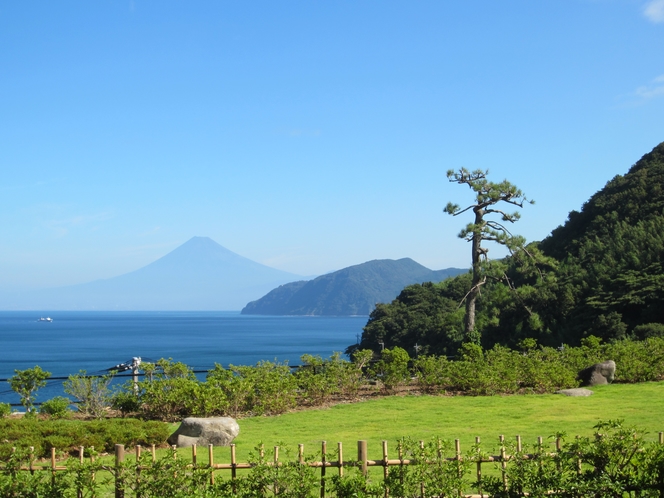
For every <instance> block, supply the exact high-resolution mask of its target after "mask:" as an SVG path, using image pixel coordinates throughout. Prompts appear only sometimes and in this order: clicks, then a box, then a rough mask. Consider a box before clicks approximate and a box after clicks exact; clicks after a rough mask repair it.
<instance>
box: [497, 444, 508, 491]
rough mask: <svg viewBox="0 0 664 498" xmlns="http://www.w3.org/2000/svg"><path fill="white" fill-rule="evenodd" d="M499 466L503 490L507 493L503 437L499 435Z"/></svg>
mask: <svg viewBox="0 0 664 498" xmlns="http://www.w3.org/2000/svg"><path fill="white" fill-rule="evenodd" d="M499 439H500V466H501V473H502V475H503V490H504V491H507V458H506V455H505V436H503V435H502V434H501V435H500V438H499Z"/></svg>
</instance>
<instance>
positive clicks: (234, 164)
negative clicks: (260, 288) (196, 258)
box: [0, 0, 664, 290]
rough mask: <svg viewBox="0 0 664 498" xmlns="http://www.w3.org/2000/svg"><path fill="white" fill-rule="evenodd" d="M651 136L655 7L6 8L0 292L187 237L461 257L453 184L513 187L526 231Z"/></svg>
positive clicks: (0, 21)
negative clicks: (473, 177)
mask: <svg viewBox="0 0 664 498" xmlns="http://www.w3.org/2000/svg"><path fill="white" fill-rule="evenodd" d="M661 141H664V0H565V1H560V0H538V1H532V0H528V1H505V2H495V1H489V0H487V1H474V2H468V1H462V0H457V1H454V0H450V1H445V2H441V1H401V2H393V1H387V0H381V1H371V0H366V1H361V2H350V1H335V2H333V1H327V2H323V1H312V0H308V1H283V2H274V1H246V2H230V1H194V2H182V1H180V2H174V1H165V0H163V1H159V2H157V1H150V2H148V1H142V0H133V1H108V0H99V1H94V2H90V1H67V0H63V1H58V2H49V1H36V2H3V3H1V4H0V171H1V172H2V174H1V175H0V290H14V289H24V288H32V287H44V286H56V285H65V284H73V283H79V282H86V281H90V280H94V279H97V278H107V277H111V276H115V275H118V274H121V273H125V272H128V271H131V270H134V269H136V268H139V267H141V266H143V265H145V264H147V263H149V262H151V261H153V260H155V259H157V258H158V257H160V256H162V255H164V254H166V253H167V252H169V251H170V250H172V249H174V248H175V247H177V246H178V245H180V244H182V243H184V242H185V241H186V240H188V239H189V238H190V237H192V236H195V235H199V236H209V237H212V238H213V239H214V240H216V241H217V242H219V243H220V244H222V245H223V246H225V247H227V248H229V249H231V250H232V251H235V252H237V253H239V254H242V255H243V256H246V257H248V258H251V259H254V260H256V261H259V262H261V263H264V264H267V265H270V266H273V267H275V268H279V269H282V270H286V271H290V272H293V273H297V274H300V275H314V274H320V273H324V272H327V271H331V270H336V269H339V268H342V267H345V266H349V265H352V264H358V263H361V262H364V261H367V260H370V259H379V258H401V257H411V258H413V259H415V260H416V261H418V262H420V263H422V264H424V265H426V266H428V267H430V268H433V269H439V268H445V267H450V266H468V265H469V260H470V248H469V247H467V244H466V243H465V242H463V241H460V240H458V239H456V234H457V233H458V232H459V230H460V229H461V227H462V226H463V225H464V224H465V223H466V222H468V221H469V220H468V219H463V218H461V217H460V218H452V217H450V216H448V215H445V214H444V213H443V211H442V209H443V207H444V206H445V204H446V203H447V202H448V201H454V202H457V203H459V204H461V205H464V204H465V203H467V202H469V201H470V200H471V197H470V192H469V191H467V190H464V189H462V188H461V187H460V186H457V185H453V184H449V183H448V182H447V180H446V178H445V172H446V171H447V170H448V169H450V168H459V167H462V166H463V167H467V168H469V169H476V168H483V169H484V168H488V169H489V170H490V178H493V179H495V180H496V181H498V180H502V179H504V178H507V179H508V180H510V181H512V182H513V183H515V184H517V185H518V186H519V187H521V188H522V190H524V191H525V192H526V194H527V195H528V196H529V197H531V198H533V199H535V200H536V204H535V205H533V206H527V207H525V208H524V209H523V213H522V219H521V221H519V222H518V224H516V225H515V226H514V231H515V232H516V233H520V234H522V235H524V236H525V237H526V238H527V239H528V240H538V239H541V238H543V237H545V236H546V235H547V234H548V233H550V231H551V230H552V229H554V228H555V227H556V226H558V225H559V224H561V223H563V222H564V221H565V219H566V217H567V213H568V212H569V211H570V210H572V209H579V208H580V207H581V205H582V204H583V202H584V201H585V200H587V199H588V197H589V196H590V195H592V194H593V193H594V192H596V191H597V190H599V189H600V188H602V187H603V186H604V184H605V183H606V182H607V181H608V180H610V179H611V178H612V177H613V176H615V175H616V174H622V173H625V172H626V171H627V169H628V168H629V167H630V166H631V165H632V164H633V163H634V162H635V161H637V160H638V159H639V158H640V157H641V156H642V155H643V154H645V153H647V152H649V151H650V150H651V149H652V148H653V147H654V146H655V145H657V144H658V143H660V142H661ZM489 254H490V255H491V254H493V255H494V256H499V255H501V253H500V251H499V250H497V249H494V250H493V251H491V252H490V253H489Z"/></svg>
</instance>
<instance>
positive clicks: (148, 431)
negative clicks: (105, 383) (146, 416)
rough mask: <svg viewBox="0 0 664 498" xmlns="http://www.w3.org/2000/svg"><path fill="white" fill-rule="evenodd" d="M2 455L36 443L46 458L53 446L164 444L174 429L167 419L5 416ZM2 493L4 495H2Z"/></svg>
mask: <svg viewBox="0 0 664 498" xmlns="http://www.w3.org/2000/svg"><path fill="white" fill-rule="evenodd" d="M0 433H2V435H3V438H2V440H1V441H0V457H2V458H7V457H8V455H9V454H10V453H11V451H12V447H22V448H27V447H30V446H33V447H34V448H35V455H36V456H37V457H46V456H48V452H49V449H50V448H52V447H53V448H56V449H58V450H59V451H64V452H74V453H75V452H76V451H78V448H79V447H80V446H84V447H86V448H89V447H91V446H94V447H95V449H96V450H98V451H108V452H110V451H113V447H114V445H115V444H116V443H119V444H124V445H125V446H128V447H130V446H134V445H136V444H145V445H151V444H156V445H161V444H163V443H165V442H166V439H167V438H168V436H169V435H170V428H169V426H168V425H167V424H164V423H163V422H156V421H148V422H143V421H141V420H137V419H102V420H93V421H88V422H84V421H80V420H62V419H60V420H37V419H34V418H33V419H29V418H28V419H26V418H21V419H1V420H0ZM0 496H2V495H0Z"/></svg>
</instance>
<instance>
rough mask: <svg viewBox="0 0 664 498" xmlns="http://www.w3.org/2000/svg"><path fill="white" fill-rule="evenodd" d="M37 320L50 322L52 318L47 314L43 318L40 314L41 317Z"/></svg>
mask: <svg viewBox="0 0 664 498" xmlns="http://www.w3.org/2000/svg"><path fill="white" fill-rule="evenodd" d="M37 321H38V322H52V321H53V318H50V317H48V316H47V317H46V318H44V317H43V316H42V317H41V318H40V319H39V320H37Z"/></svg>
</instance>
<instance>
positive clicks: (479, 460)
mask: <svg viewBox="0 0 664 498" xmlns="http://www.w3.org/2000/svg"><path fill="white" fill-rule="evenodd" d="M475 446H476V447H477V491H479V493H480V496H482V450H480V437H479V436H475Z"/></svg>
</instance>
